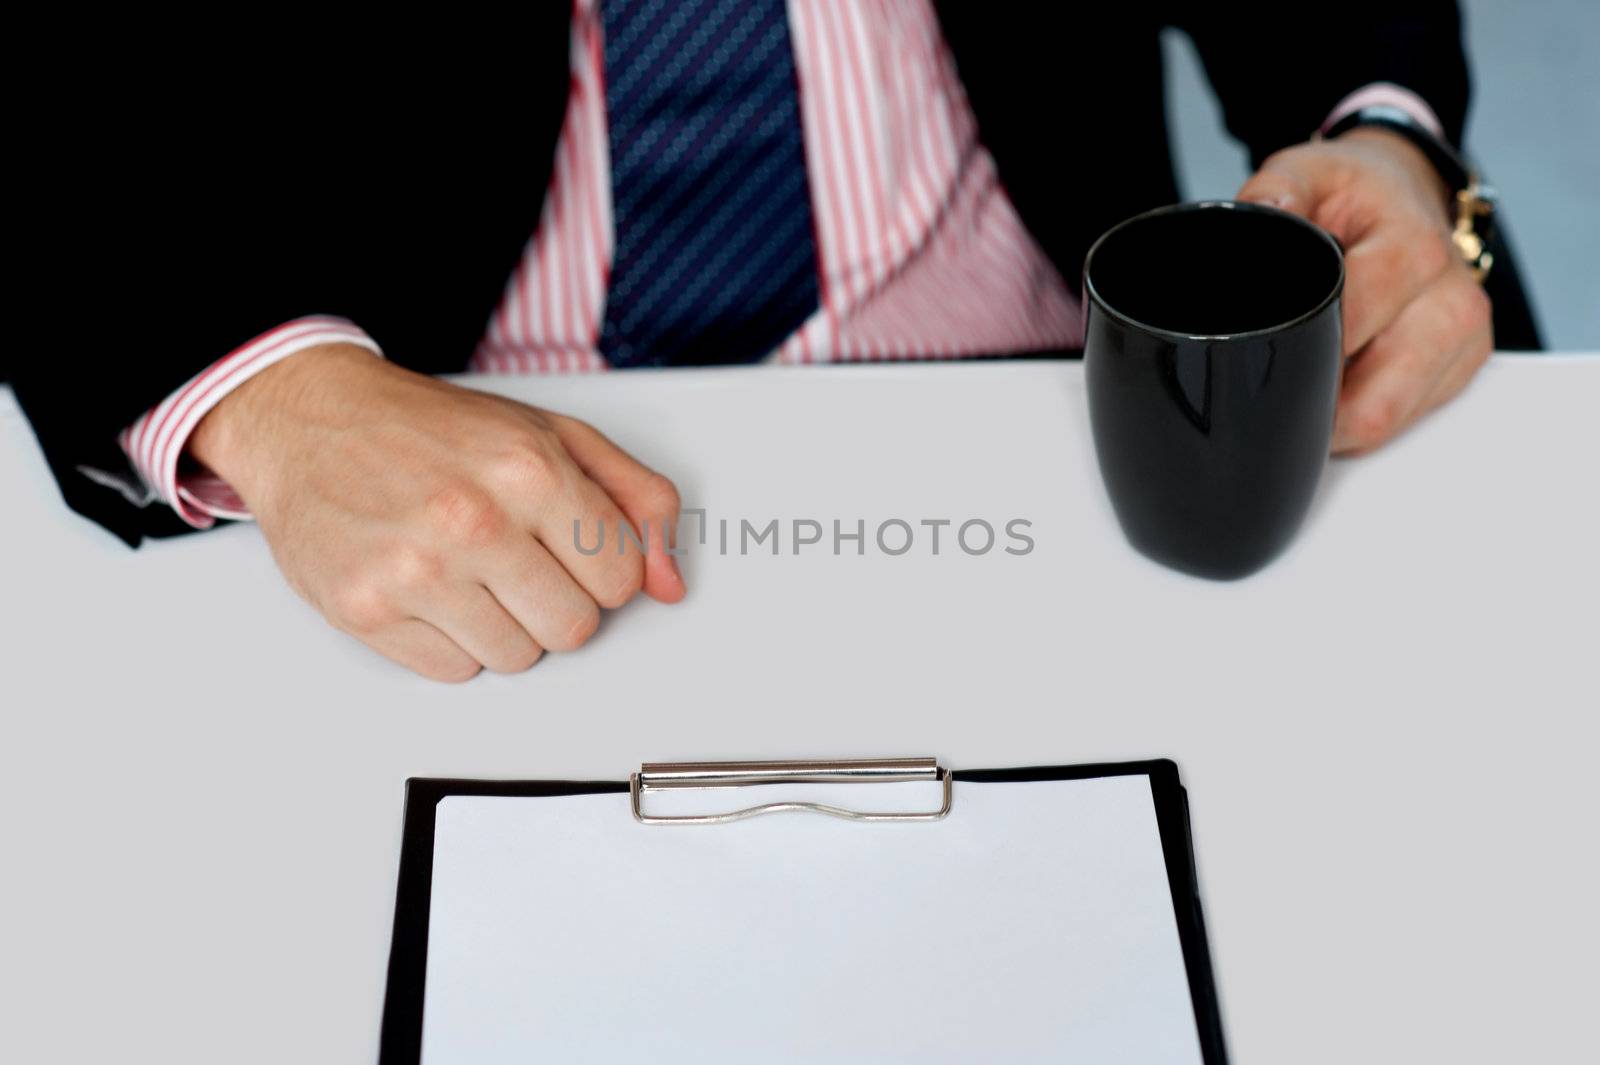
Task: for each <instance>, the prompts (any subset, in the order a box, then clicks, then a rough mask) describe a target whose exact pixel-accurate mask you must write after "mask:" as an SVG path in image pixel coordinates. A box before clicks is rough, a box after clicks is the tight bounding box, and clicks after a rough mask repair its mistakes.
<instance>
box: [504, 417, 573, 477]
mask: <svg viewBox="0 0 1600 1065" xmlns="http://www.w3.org/2000/svg"><path fill="white" fill-rule="evenodd" d="M499 477H500V480H501V482H502V483H505V484H508V485H511V486H513V487H515V488H522V489H526V488H534V489H538V488H544V487H548V486H549V485H551V484H554V483H556V482H557V481H559V480H560V479H561V477H562V470H561V458H560V451H559V449H558V448H557V447H555V446H552V444H551V443H550V441H549V440H548V438H547V434H544V433H542V432H539V431H532V432H530V433H528V434H527V435H526V436H524V437H523V438H522V439H520V440H518V441H517V443H516V444H515V446H513V447H512V448H511V449H510V450H508V451H507V452H506V454H505V455H504V456H503V457H502V458H501V460H500V468H499Z"/></svg>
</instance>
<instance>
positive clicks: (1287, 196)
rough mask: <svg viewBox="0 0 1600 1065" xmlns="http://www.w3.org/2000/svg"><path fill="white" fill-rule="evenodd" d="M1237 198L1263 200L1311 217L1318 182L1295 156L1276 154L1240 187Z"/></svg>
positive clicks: (1255, 201)
mask: <svg viewBox="0 0 1600 1065" xmlns="http://www.w3.org/2000/svg"><path fill="white" fill-rule="evenodd" d="M1234 199H1237V200H1241V201H1243V202H1245V203H1260V204H1265V205H1266V206H1268V207H1276V208H1278V209H1279V210H1281V211H1288V212H1289V213H1291V214H1297V215H1299V216H1300V217H1301V218H1305V219H1308V220H1309V219H1310V217H1311V209H1312V207H1313V206H1314V205H1315V202H1316V200H1315V185H1314V183H1313V182H1312V181H1311V179H1310V177H1309V175H1307V174H1305V173H1304V172H1303V171H1302V170H1301V169H1300V167H1299V166H1297V165H1296V164H1295V163H1294V162H1293V161H1292V159H1284V158H1283V157H1281V156H1277V155H1275V156H1272V157H1271V158H1270V159H1268V160H1267V161H1266V162H1265V163H1264V164H1262V167H1261V169H1260V170H1257V171H1256V172H1255V173H1254V174H1253V175H1251V177H1250V180H1249V181H1246V182H1245V183H1244V184H1243V185H1242V186H1240V188H1239V193H1238V195H1237V196H1235V197H1234Z"/></svg>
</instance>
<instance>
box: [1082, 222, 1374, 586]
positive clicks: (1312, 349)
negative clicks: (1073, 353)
mask: <svg viewBox="0 0 1600 1065" xmlns="http://www.w3.org/2000/svg"><path fill="white" fill-rule="evenodd" d="M1083 272H1084V279H1083V291H1084V296H1085V301H1086V304H1087V312H1086V313H1087V319H1086V322H1085V326H1084V363H1085V374H1086V376H1087V378H1088V387H1089V420H1090V423H1091V425H1092V426H1093V429H1094V444H1095V452H1096V454H1097V455H1098V456H1099V459H1100V473H1101V476H1102V477H1103V478H1104V479H1105V484H1106V491H1107V492H1108V493H1109V494H1110V496H1111V503H1112V506H1113V508H1114V509H1115V510H1116V513H1117V519H1118V520H1119V521H1120V522H1121V523H1122V530H1123V532H1124V533H1126V534H1127V537H1128V540H1129V541H1130V542H1131V543H1132V544H1133V545H1134V546H1135V547H1137V548H1138V549H1139V550H1140V551H1143V552H1144V553H1145V554H1146V555H1149V556H1150V557H1151V558H1153V559H1155V560H1157V561H1158V562H1162V563H1165V564H1166V565H1168V566H1172V567H1174V568H1176V569H1180V570H1184V571H1187V572H1189V573H1194V574H1198V575H1201V576H1205V577H1215V578H1233V577H1242V576H1245V575H1246V574H1249V573H1253V572H1254V571H1256V570H1258V569H1260V568H1261V567H1262V566H1264V565H1266V564H1267V562H1269V561H1271V559H1272V558H1273V556H1274V555H1276V554H1277V553H1278V552H1279V551H1280V550H1282V549H1283V547H1284V546H1285V545H1286V544H1287V543H1288V542H1289V540H1290V539H1291V538H1292V537H1293V536H1294V533H1295V530H1296V529H1298V528H1299V526H1300V522H1301V520H1302V519H1303V518H1304V517H1305V513H1306V509H1307V508H1308V507H1309V506H1310V504H1311V497H1312V495H1313V494H1314V493H1315V492H1316V488H1317V482H1318V480H1319V479H1320V478H1321V475H1322V470H1323V466H1324V465H1325V464H1326V462H1327V457H1328V446H1329V443H1330V441H1331V439H1332V435H1333V411H1334V406H1335V403H1336V402H1337V400H1338V395H1339V377H1340V371H1341V358H1340V325H1339V298H1340V293H1341V292H1342V290H1343V288H1344V257H1343V255H1342V253H1341V252H1340V250H1339V245H1338V243H1337V242H1336V241H1335V240H1334V239H1333V238H1332V237H1330V236H1329V235H1328V234H1327V233H1325V232H1323V231H1322V230H1321V229H1319V228H1317V227H1316V226H1314V225H1312V224H1311V223H1310V222H1307V221H1305V220H1303V219H1301V218H1297V217H1296V216H1294V215H1292V214H1289V213H1287V212H1285V211H1279V210H1277V209H1275V208H1271V207H1262V206H1257V205H1254V204H1244V203H1232V202H1226V201H1217V202H1207V203H1189V204H1178V205H1177V206H1173V207H1163V208H1160V209H1159V210H1155V211H1151V212H1149V213H1147V214H1142V215H1138V216H1137V217H1134V218H1130V219H1128V220H1127V221H1126V222H1123V223H1121V224H1120V225H1118V226H1116V227H1114V228H1112V229H1111V230H1109V231H1108V232H1107V233H1106V234H1105V235H1104V236H1102V237H1101V238H1100V239H1099V240H1098V241H1096V242H1095V244H1094V247H1092V248H1090V249H1089V255H1088V258H1086V259H1085V260H1084V267H1083Z"/></svg>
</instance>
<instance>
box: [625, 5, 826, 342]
mask: <svg viewBox="0 0 1600 1065" xmlns="http://www.w3.org/2000/svg"><path fill="white" fill-rule="evenodd" d="M601 16H602V20H603V24H604V31H605V74H606V111H607V118H608V122H609V126H610V142H611V203H612V218H613V222H614V226H615V250H614V253H613V257H612V265H611V275H610V286H609V288H608V290H607V293H606V309H605V321H604V324H603V325H602V327H601V331H600V350H601V352H602V353H603V354H604V355H605V357H606V359H607V361H609V362H610V363H611V364H612V365H614V366H663V365H673V364H682V363H708V362H709V363H733V362H748V361H750V360H752V359H756V358H759V357H761V356H762V355H764V354H766V353H767V352H769V351H770V350H771V349H772V348H773V347H775V346H776V345H777V344H778V343H779V342H780V341H782V340H783V339H784V337H786V336H788V335H789V334H790V333H791V332H793V331H794V330H795V329H796V328H797V327H798V326H799V325H800V323H802V322H803V321H805V319H806V317H807V316H808V315H809V314H810V313H811V312H812V311H813V310H814V309H815V308H816V306H817V250H816V238H815V236H814V231H813V227H812V220H811V197H810V191H809V188H808V186H807V182H806V167H805V147H804V144H803V142H802V140H801V133H800V108H799V94H798V90H797V84H796V81H795V70H794V53H793V49H792V48H791V45H790V42H789V22H788V13H787V10H786V6H785V0H602V2H601Z"/></svg>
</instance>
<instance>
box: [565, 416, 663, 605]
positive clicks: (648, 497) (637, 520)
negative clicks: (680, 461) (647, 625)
mask: <svg viewBox="0 0 1600 1065" xmlns="http://www.w3.org/2000/svg"><path fill="white" fill-rule="evenodd" d="M555 429H556V435H557V436H558V437H559V438H560V439H561V443H562V446H564V447H565V448H566V449H567V454H569V455H571V456H572V459H573V461H574V462H576V463H577V464H578V468H579V469H581V470H583V472H584V473H586V474H588V475H589V477H590V478H591V479H593V481H594V483H595V484H597V485H599V486H600V487H601V488H602V489H604V491H605V492H606V494H607V495H608V496H609V497H610V498H611V499H612V500H614V501H615V502H616V504H617V505H618V506H620V507H621V508H622V511H623V513H624V514H625V515H626V516H627V518H628V520H629V521H630V522H631V523H632V524H633V527H634V530H635V531H636V532H639V531H641V530H643V533H644V534H647V535H646V537H645V538H646V539H647V541H648V552H647V554H646V557H645V567H644V591H645V594H646V595H648V596H650V597H651V598H652V599H656V600H659V601H661V602H663V603H676V602H677V601H678V600H680V599H682V598H683V596H684V593H685V592H686V591H687V588H686V587H685V585H684V583H683V574H682V572H681V571H679V569H678V561H677V559H676V558H674V557H673V556H672V555H670V554H668V553H667V548H668V547H669V546H672V545H671V544H669V534H670V533H675V531H676V529H677V527H678V516H679V511H680V508H681V503H680V501H679V499H678V490H677V488H676V487H675V486H674V485H673V483H672V482H671V481H670V480H668V479H667V478H666V477H664V476H662V475H661V474H659V473H657V472H655V471H654V470H652V469H650V468H649V467H648V466H645V465H644V464H643V463H641V462H639V460H637V459H635V458H634V457H633V456H632V455H630V454H628V453H627V452H626V451H624V450H622V449H621V448H620V447H618V446H617V445H616V444H613V443H612V442H611V441H610V440H609V439H607V438H606V436H605V435H604V434H603V433H601V432H600V431H599V430H598V429H596V428H595V427H594V426H592V425H589V424H587V423H585V422H580V421H578V420H577V419H576V418H565V417H557V418H556V419H555Z"/></svg>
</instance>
